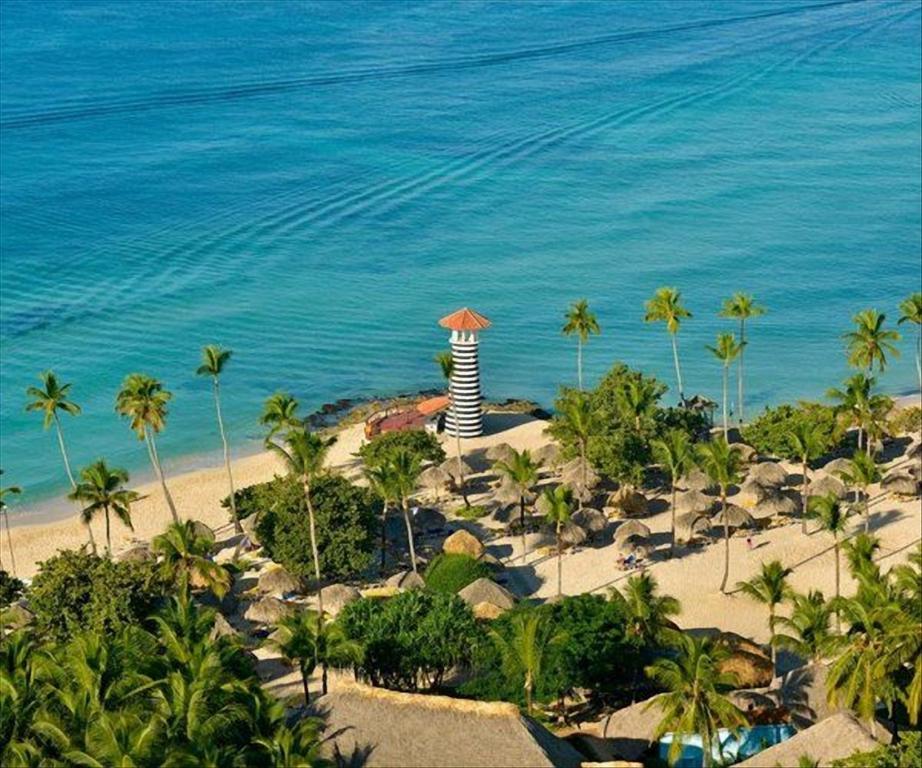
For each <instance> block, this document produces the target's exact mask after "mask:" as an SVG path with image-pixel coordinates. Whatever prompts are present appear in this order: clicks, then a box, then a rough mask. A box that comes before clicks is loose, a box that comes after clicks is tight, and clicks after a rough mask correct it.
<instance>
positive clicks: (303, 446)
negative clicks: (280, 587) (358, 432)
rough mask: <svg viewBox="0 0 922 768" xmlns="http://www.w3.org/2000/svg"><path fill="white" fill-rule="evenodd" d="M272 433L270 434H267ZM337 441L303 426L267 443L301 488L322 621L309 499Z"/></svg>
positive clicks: (311, 508) (318, 565)
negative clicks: (281, 441) (305, 507)
mask: <svg viewBox="0 0 922 768" xmlns="http://www.w3.org/2000/svg"><path fill="white" fill-rule="evenodd" d="M270 434H271V433H270ZM335 442H336V438H335V437H330V438H323V437H321V436H320V435H317V434H314V433H313V432H310V431H308V430H307V428H306V427H303V426H301V427H296V428H292V429H289V430H288V432H286V433H285V436H284V438H283V444H280V443H277V442H275V441H274V440H271V439H268V438H267V440H266V447H267V448H269V449H270V450H272V451H275V452H276V453H277V454H279V456H281V457H282V459H283V460H284V462H285V464H286V466H287V467H288V471H289V472H290V473H291V474H292V475H294V476H295V477H297V478H298V479H299V480H300V482H301V486H302V488H303V489H304V503H305V505H306V506H307V517H308V522H309V525H310V534H311V556H312V559H313V561H314V578H315V579H316V581H317V604H318V607H319V610H320V617H321V620H322V619H323V590H322V589H321V588H320V587H321V578H320V551H319V549H318V548H317V523H316V516H315V515H314V504H313V501H312V499H311V483H313V482H314V480H315V479H316V478H317V477H318V475H320V473H321V472H323V465H324V462H325V461H326V457H327V453H329V450H330V447H331V446H332V445H333V443H335Z"/></svg>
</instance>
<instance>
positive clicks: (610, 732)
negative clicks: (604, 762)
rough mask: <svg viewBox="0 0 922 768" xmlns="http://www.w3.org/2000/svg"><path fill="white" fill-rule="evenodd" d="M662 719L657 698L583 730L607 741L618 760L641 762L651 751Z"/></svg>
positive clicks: (642, 702)
mask: <svg viewBox="0 0 922 768" xmlns="http://www.w3.org/2000/svg"><path fill="white" fill-rule="evenodd" d="M651 701H652V702H653V703H652V704H651ZM662 717H663V713H662V710H661V709H660V707H659V705H658V704H656V703H655V700H654V699H648V700H647V701H639V702H637V703H636V704H631V705H630V706H629V707H623V708H622V709H618V710H615V711H614V712H612V713H611V714H610V715H608V716H606V717H603V718H602V719H601V720H599V721H597V722H595V723H592V724H590V725H582V726H581V727H580V730H581V731H585V732H587V733H589V734H591V735H593V736H598V737H599V738H602V739H606V743H607V745H608V746H610V747H611V751H612V752H614V754H615V755H617V756H618V757H621V758H623V759H624V760H631V761H639V760H640V759H641V758H642V757H643V756H644V753H645V752H646V751H647V750H648V749H649V748H650V745H651V744H652V742H653V735H654V733H655V731H656V726H657V725H659V721H660V720H661V719H662Z"/></svg>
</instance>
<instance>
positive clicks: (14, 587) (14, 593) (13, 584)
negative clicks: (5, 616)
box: [0, 571, 26, 608]
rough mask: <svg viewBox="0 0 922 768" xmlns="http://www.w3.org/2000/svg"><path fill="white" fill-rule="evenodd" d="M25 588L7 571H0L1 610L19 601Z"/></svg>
mask: <svg viewBox="0 0 922 768" xmlns="http://www.w3.org/2000/svg"><path fill="white" fill-rule="evenodd" d="M25 586H26V585H25V584H23V583H22V582H21V581H20V580H19V579H17V578H16V577H15V576H10V574H8V573H7V572H6V571H0V608H6V607H7V606H8V605H10V604H11V603H14V602H15V601H16V600H18V599H19V598H20V596H21V595H22V593H23V590H24V589H25Z"/></svg>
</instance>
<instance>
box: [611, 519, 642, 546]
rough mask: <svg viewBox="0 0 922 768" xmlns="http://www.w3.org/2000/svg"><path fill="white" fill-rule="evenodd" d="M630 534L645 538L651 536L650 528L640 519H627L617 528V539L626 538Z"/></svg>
mask: <svg viewBox="0 0 922 768" xmlns="http://www.w3.org/2000/svg"><path fill="white" fill-rule="evenodd" d="M628 536H639V537H641V538H644V539H648V538H650V528H649V527H648V526H646V525H644V524H643V523H642V522H640V520H626V521H625V522H623V523H621V524H620V525H619V526H618V527H617V529H615V537H614V538H615V541H620V540H622V539H626V538H627V537H628Z"/></svg>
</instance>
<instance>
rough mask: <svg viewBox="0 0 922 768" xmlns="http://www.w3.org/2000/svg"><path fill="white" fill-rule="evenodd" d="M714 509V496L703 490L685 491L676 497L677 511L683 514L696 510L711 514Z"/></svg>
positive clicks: (700, 512)
mask: <svg viewBox="0 0 922 768" xmlns="http://www.w3.org/2000/svg"><path fill="white" fill-rule="evenodd" d="M713 509H714V497H713V496H708V495H707V494H705V493H702V492H701V491H685V493H680V494H678V495H677V496H676V499H675V511H676V513H677V514H680V515H683V514H688V513H691V512H694V513H695V514H702V515H709V514H710V513H711V511H712V510H713Z"/></svg>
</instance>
